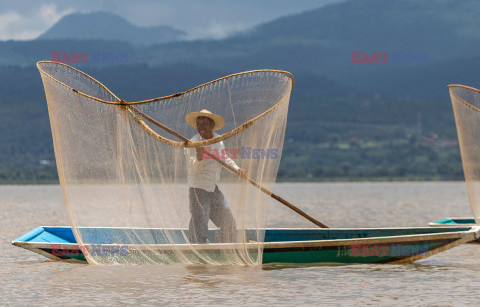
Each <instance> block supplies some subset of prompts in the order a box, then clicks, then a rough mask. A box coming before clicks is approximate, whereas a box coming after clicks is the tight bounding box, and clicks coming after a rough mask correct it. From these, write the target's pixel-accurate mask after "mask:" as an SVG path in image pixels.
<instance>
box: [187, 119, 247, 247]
mask: <svg viewBox="0 0 480 307" xmlns="http://www.w3.org/2000/svg"><path fill="white" fill-rule="evenodd" d="M185 120H186V121H187V123H188V124H189V125H190V126H192V127H194V128H196V129H197V131H198V134H196V135H195V136H194V137H193V138H191V139H190V141H192V142H199V141H204V140H208V139H211V138H214V137H218V136H219V135H218V134H217V133H215V132H214V130H218V129H221V128H222V127H223V126H224V125H225V120H224V119H223V118H222V117H221V116H219V115H216V114H213V113H212V112H210V111H208V110H201V111H200V112H192V113H189V114H187V115H186V116H185ZM208 146H210V151H213V152H219V153H224V152H225V150H224V149H225V146H224V144H223V142H222V141H220V142H218V143H214V144H211V145H208ZM185 155H186V158H187V172H188V184H189V187H190V191H189V198H190V214H191V218H190V225H189V229H190V241H191V243H207V238H208V221H209V220H212V222H213V223H214V224H215V225H216V226H217V227H219V228H220V235H219V238H218V239H219V242H234V241H235V239H236V224H235V218H234V217H233V214H232V211H231V210H230V207H229V206H228V204H227V201H226V199H225V196H224V195H223V193H222V192H221V191H220V190H219V189H218V186H217V182H218V180H219V179H220V171H221V168H222V166H221V164H220V163H218V162H217V161H215V159H214V158H212V157H211V156H208V155H204V154H203V152H202V148H198V147H197V148H187V149H186V150H185ZM215 157H216V158H220V157H222V161H223V162H225V163H226V164H228V165H229V166H231V167H233V168H234V169H235V170H237V171H239V172H240V173H241V174H243V175H245V170H244V169H242V168H240V167H238V165H237V164H236V163H235V162H234V161H233V160H232V159H231V158H230V157H228V155H226V156H223V155H222V156H218V155H217V156H215Z"/></svg>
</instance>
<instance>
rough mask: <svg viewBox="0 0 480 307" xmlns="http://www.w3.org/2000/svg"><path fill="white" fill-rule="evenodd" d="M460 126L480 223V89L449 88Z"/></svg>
mask: <svg viewBox="0 0 480 307" xmlns="http://www.w3.org/2000/svg"><path fill="white" fill-rule="evenodd" d="M448 89H449V91H450V98H451V100H452V105H453V110H454V114H455V122H456V125H457V133H458V140H459V144H460V152H461V155H462V164H463V172H464V174H465V181H466V184H467V191H468V198H469V202H470V207H471V208H472V212H473V215H474V217H475V221H476V223H477V224H480V93H479V91H478V90H477V89H474V88H470V87H466V86H462V85H452V86H449V87H448Z"/></svg>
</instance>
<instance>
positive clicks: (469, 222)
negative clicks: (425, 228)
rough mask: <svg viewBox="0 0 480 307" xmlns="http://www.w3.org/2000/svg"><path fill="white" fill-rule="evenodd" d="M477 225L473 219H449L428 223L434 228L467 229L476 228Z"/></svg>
mask: <svg viewBox="0 0 480 307" xmlns="http://www.w3.org/2000/svg"><path fill="white" fill-rule="evenodd" d="M475 224H476V223H475V219H474V218H473V217H447V218H444V219H442V220H439V221H436V222H431V223H428V225H430V226H433V227H457V226H460V227H466V226H474V225H475Z"/></svg>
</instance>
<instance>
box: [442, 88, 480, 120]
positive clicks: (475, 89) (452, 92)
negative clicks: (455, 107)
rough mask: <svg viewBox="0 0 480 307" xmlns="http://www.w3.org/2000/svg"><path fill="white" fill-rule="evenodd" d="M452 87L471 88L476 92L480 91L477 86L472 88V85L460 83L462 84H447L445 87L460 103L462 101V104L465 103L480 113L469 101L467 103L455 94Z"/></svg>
mask: <svg viewBox="0 0 480 307" xmlns="http://www.w3.org/2000/svg"><path fill="white" fill-rule="evenodd" d="M453 88H463V89H467V90H472V91H475V92H477V93H480V90H479V89H477V88H474V87H471V86H467V85H462V84H449V85H447V89H448V91H449V92H450V94H451V95H453V96H455V98H456V99H458V100H459V101H460V102H461V103H463V104H464V105H466V106H467V107H469V108H471V109H472V110H475V111H477V112H478V113H480V109H479V108H477V107H476V106H474V105H472V104H471V103H468V102H466V101H465V100H463V99H462V98H460V97H459V96H458V95H457V94H455V92H454V91H453V90H452V89H453Z"/></svg>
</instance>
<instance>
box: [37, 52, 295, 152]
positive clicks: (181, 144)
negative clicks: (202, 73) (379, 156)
mask: <svg viewBox="0 0 480 307" xmlns="http://www.w3.org/2000/svg"><path fill="white" fill-rule="evenodd" d="M42 64H55V65H60V66H64V67H66V68H68V69H71V70H73V71H75V72H77V73H79V74H81V75H83V76H85V77H87V78H89V79H90V80H92V81H93V82H96V83H97V84H98V85H100V86H101V87H102V88H104V89H105V90H106V91H107V92H108V93H109V94H111V95H112V96H113V97H115V99H117V101H116V102H115V101H108V100H103V99H100V98H98V97H95V96H91V95H88V94H86V93H83V92H81V91H79V90H77V89H75V88H73V87H71V86H69V85H67V84H65V83H63V82H62V81H60V80H58V79H57V78H55V77H53V76H52V75H50V74H49V73H47V72H46V71H45V70H43V69H42ZM36 66H37V69H38V70H39V71H40V72H41V73H42V74H44V75H45V76H47V77H49V78H51V79H52V80H54V81H55V82H57V83H59V84H60V85H62V86H64V87H66V88H68V89H70V90H72V91H73V92H75V93H77V94H79V95H81V96H84V97H86V98H89V99H92V100H95V101H98V102H101V103H105V104H110V105H117V106H121V107H126V108H127V109H128V111H129V112H130V113H131V114H132V116H133V117H134V119H135V121H136V122H137V123H138V124H139V125H140V126H141V127H142V128H143V129H144V130H145V132H147V133H148V134H150V135H151V136H152V137H154V138H156V139H157V140H158V141H160V142H162V143H165V144H168V145H171V146H174V147H182V148H188V147H203V146H208V145H211V144H214V143H218V142H220V141H223V140H226V139H228V138H230V137H232V136H234V135H236V134H238V133H240V132H242V131H243V130H245V129H247V128H248V127H249V126H251V125H252V124H253V123H254V122H255V121H256V120H258V119H260V118H262V117H264V116H265V115H267V114H268V113H270V112H272V111H273V110H274V109H276V108H277V107H278V106H280V105H281V104H282V103H284V102H285V99H281V100H280V101H279V102H277V103H276V104H275V105H273V106H272V107H271V108H270V109H268V110H266V111H265V112H263V113H261V114H259V115H258V116H256V117H254V118H252V119H250V120H248V121H246V122H245V123H243V124H242V125H240V126H238V127H236V128H235V129H233V130H231V131H229V132H226V133H224V134H222V135H220V136H218V137H214V138H211V139H208V140H204V141H198V142H190V141H183V142H179V141H174V140H171V139H169V138H166V137H163V136H161V135H160V134H158V133H156V132H155V131H154V130H153V129H152V128H150V127H149V126H148V125H147V124H146V123H145V121H143V120H142V119H141V118H140V117H139V116H137V115H140V116H142V117H143V118H145V119H146V120H147V121H150V122H152V123H154V124H157V123H156V122H155V121H154V120H153V119H151V118H150V117H148V116H147V115H146V114H143V113H142V112H140V110H138V109H137V108H135V107H134V106H135V105H138V104H145V103H150V102H155V101H161V100H167V99H170V98H175V97H179V96H183V95H185V94H187V93H189V92H192V91H194V90H197V89H199V88H202V87H205V86H208V85H210V84H214V83H217V82H219V81H222V80H226V79H229V78H232V77H235V76H240V75H247V74H255V73H261V72H274V73H279V74H283V75H285V76H287V77H288V78H289V79H290V80H291V87H290V92H291V91H293V87H294V83H295V80H294V78H293V75H292V74H291V73H290V72H288V71H284V70H275V69H257V70H249V71H244V72H239V73H235V74H230V75H227V76H224V77H221V78H218V79H215V80H212V81H209V82H206V83H203V84H200V85H198V86H195V87H193V88H191V89H188V90H186V91H183V92H178V93H175V94H171V95H166V96H162V97H157V98H153V99H147V100H139V101H129V102H127V101H124V100H121V99H120V98H118V97H117V96H116V95H115V94H114V93H113V92H112V91H110V90H109V89H108V88H107V87H106V86H105V85H104V84H103V83H101V82H100V81H98V80H97V79H95V78H93V77H92V76H90V75H88V74H87V73H84V72H83V71H81V70H78V69H76V68H74V67H72V66H70V65H67V64H64V63H61V62H54V61H38V62H37V64H36Z"/></svg>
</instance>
